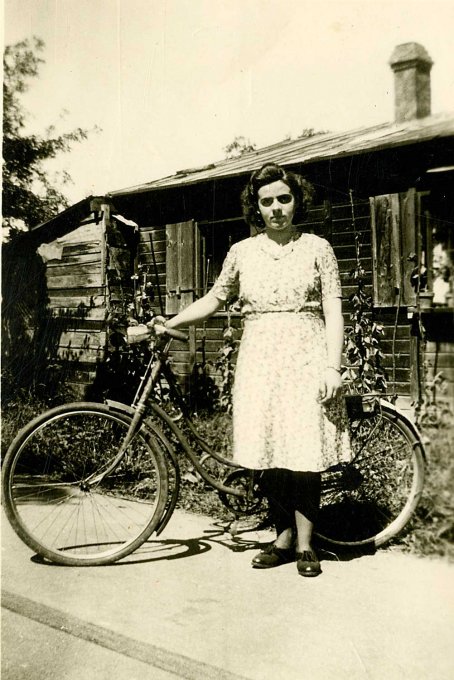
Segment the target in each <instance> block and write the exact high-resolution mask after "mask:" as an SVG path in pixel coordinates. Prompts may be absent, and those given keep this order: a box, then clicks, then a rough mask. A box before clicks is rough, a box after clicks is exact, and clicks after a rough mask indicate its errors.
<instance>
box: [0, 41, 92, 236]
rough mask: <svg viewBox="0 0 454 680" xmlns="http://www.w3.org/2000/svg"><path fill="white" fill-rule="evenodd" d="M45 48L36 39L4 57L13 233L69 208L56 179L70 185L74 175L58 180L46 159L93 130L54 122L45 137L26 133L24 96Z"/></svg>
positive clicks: (8, 224) (6, 189)
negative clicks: (59, 128) (60, 129)
mask: <svg viewBox="0 0 454 680" xmlns="http://www.w3.org/2000/svg"><path fill="white" fill-rule="evenodd" d="M43 49H44V43H43V41H42V40H40V39H39V38H36V37H34V38H33V39H32V40H23V41H21V42H18V43H16V44H15V45H9V46H7V47H6V48H5V51H4V56H3V69H4V80H3V226H4V227H5V228H7V229H9V230H12V234H14V233H15V232H16V231H17V230H18V229H20V228H21V227H22V228H23V227H25V228H27V229H29V228H30V227H32V226H34V225H36V224H39V223H40V222H43V221H44V220H46V219H48V218H49V217H51V216H52V215H54V214H55V213H57V212H59V211H61V210H62V209H64V208H66V207H67V205H68V203H67V200H66V198H65V196H64V195H63V193H62V192H61V191H60V190H59V189H58V188H57V187H56V185H55V180H56V179H58V181H59V182H61V183H62V184H66V183H68V182H69V181H70V177H69V175H68V174H67V173H62V175H61V176H60V177H58V178H55V179H54V181H53V180H51V179H49V176H48V172H47V171H46V169H45V167H44V163H45V161H47V160H48V159H52V158H55V157H56V156H57V155H58V154H60V153H64V152H67V151H69V150H70V149H71V146H72V144H74V143H76V142H81V141H82V140H84V139H86V137H87V130H84V129H82V128H76V129H75V130H72V131H70V132H65V133H63V134H56V130H55V126H54V125H50V126H49V127H48V128H47V130H46V131H45V134H44V136H41V135H36V134H26V133H25V127H26V121H27V114H26V112H25V111H24V109H23V108H22V104H21V95H23V93H24V92H26V91H27V90H28V88H29V80H30V79H31V78H36V77H37V76H38V75H39V68H40V66H41V64H43V63H44V60H43V59H42V58H41V57H40V56H39V53H40V52H42V50H43Z"/></svg>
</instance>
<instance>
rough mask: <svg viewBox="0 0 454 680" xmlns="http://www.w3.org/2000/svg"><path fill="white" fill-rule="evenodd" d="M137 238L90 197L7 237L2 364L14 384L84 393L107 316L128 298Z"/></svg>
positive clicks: (98, 359) (102, 344)
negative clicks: (50, 385)
mask: <svg viewBox="0 0 454 680" xmlns="http://www.w3.org/2000/svg"><path fill="white" fill-rule="evenodd" d="M137 241H138V235H137V229H136V228H135V226H134V225H131V224H130V223H129V222H128V221H127V220H125V219H124V218H121V216H116V217H113V216H112V214H111V209H110V205H109V203H108V202H107V201H106V200H105V199H104V198H99V197H98V198H97V197H92V196H90V197H88V198H86V199H84V200H83V201H81V202H80V203H77V204H76V205H74V206H71V207H70V208H68V209H67V210H65V211H64V212H62V213H60V214H59V215H58V216H57V217H56V218H53V219H52V220H49V221H48V222H46V223H44V224H40V225H37V226H36V227H35V228H34V229H32V230H31V231H30V232H28V233H25V234H24V235H23V236H22V237H18V238H16V239H15V241H14V243H13V244H12V246H13V247H12V248H11V249H10V251H11V252H9V253H8V254H7V256H6V257H5V262H6V271H4V280H3V289H4V291H6V296H7V303H6V305H4V307H3V315H2V322H3V356H4V357H6V362H4V365H5V363H6V364H7V365H8V366H9V365H11V370H12V371H13V372H14V374H15V380H16V383H17V384H21V383H22V382H23V384H24V385H26V384H30V382H35V383H36V380H41V381H42V380H43V379H44V380H45V379H46V377H47V378H48V379H51V380H52V381H55V382H57V383H60V385H61V383H65V384H66V385H67V387H68V388H69V391H70V393H72V394H73V395H74V396H76V397H83V396H85V394H86V391H87V388H88V387H89V386H90V385H91V384H92V383H93V381H94V380H95V378H96V375H97V371H98V368H99V365H100V364H102V362H103V361H104V358H105V354H106V349H107V346H108V335H107V331H108V328H109V317H110V315H111V314H112V313H113V311H114V310H115V305H116V303H117V301H118V300H120V299H121V300H123V299H125V296H126V298H128V297H129V298H132V295H133V292H132V289H133V282H132V279H131V276H132V274H133V271H134V262H135V258H136V254H137ZM9 359H10V361H9ZM43 367H49V368H50V369H51V370H50V371H49V372H48V376H46V374H45V373H44V374H43ZM30 372H32V373H34V374H35V376H31V375H30Z"/></svg>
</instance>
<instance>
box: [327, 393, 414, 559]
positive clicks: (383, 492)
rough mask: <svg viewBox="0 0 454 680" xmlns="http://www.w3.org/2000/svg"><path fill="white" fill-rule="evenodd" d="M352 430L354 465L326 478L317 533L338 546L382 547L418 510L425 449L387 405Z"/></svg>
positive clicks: (353, 424)
mask: <svg viewBox="0 0 454 680" xmlns="http://www.w3.org/2000/svg"><path fill="white" fill-rule="evenodd" d="M350 425H351V427H350V430H351V443H352V452H353V462H352V463H351V464H347V465H345V466H340V468H341V469H340V470H339V469H336V468H334V469H332V470H328V471H327V472H326V473H323V475H322V501H321V507H320V515H319V518H318V520H317V525H316V534H317V535H318V536H319V537H321V538H322V539H325V540H327V541H329V542H330V543H334V544H338V545H346V546H362V545H368V544H369V545H374V546H376V547H378V546H380V545H383V544H384V543H386V542H387V541H389V540H390V539H391V538H393V537H394V536H396V534H398V533H399V532H400V531H401V530H402V529H403V528H404V527H405V525H406V524H407V522H408V521H409V519H410V517H411V516H412V514H413V512H414V511H415V509H416V507H417V505H418V502H419V499H420V497H421V492H422V488H423V484H424V467H425V463H424V460H425V458H424V450H423V445H422V442H421V440H420V438H419V437H418V436H417V435H416V434H415V432H414V430H413V429H412V428H411V426H409V425H408V424H407V423H406V420H405V419H404V418H403V417H402V416H401V415H400V414H399V413H397V412H396V411H395V410H394V409H393V408H392V407H390V406H387V405H386V404H380V406H379V408H378V410H377V411H376V412H375V413H374V414H371V415H368V416H367V417H365V418H361V419H358V420H352V421H351V424H350Z"/></svg>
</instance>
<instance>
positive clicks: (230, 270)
mask: <svg viewBox="0 0 454 680" xmlns="http://www.w3.org/2000/svg"><path fill="white" fill-rule="evenodd" d="M211 293H212V294H213V295H214V296H215V297H217V298H218V300H222V301H224V302H225V301H226V300H229V299H230V298H232V297H235V296H237V295H238V293H239V271H238V253H237V249H236V247H235V245H233V246H232V247H231V248H230V250H229V252H228V253H227V256H226V258H225V260H224V264H223V265H222V270H221V273H220V274H219V276H218V278H217V280H216V282H215V284H214V286H213V287H212V289H211Z"/></svg>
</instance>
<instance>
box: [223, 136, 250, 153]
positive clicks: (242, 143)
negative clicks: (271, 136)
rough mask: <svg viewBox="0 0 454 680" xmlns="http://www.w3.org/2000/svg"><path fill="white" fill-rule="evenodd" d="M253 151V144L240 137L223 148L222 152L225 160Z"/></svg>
mask: <svg viewBox="0 0 454 680" xmlns="http://www.w3.org/2000/svg"><path fill="white" fill-rule="evenodd" d="M255 149H256V146H255V144H254V143H253V142H250V140H249V139H246V138H245V137H243V136H241V135H240V136H238V137H235V139H234V140H233V142H230V144H227V146H225V147H224V152H225V157H226V158H238V157H239V156H242V155H243V154H245V153H249V152H250V151H255Z"/></svg>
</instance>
